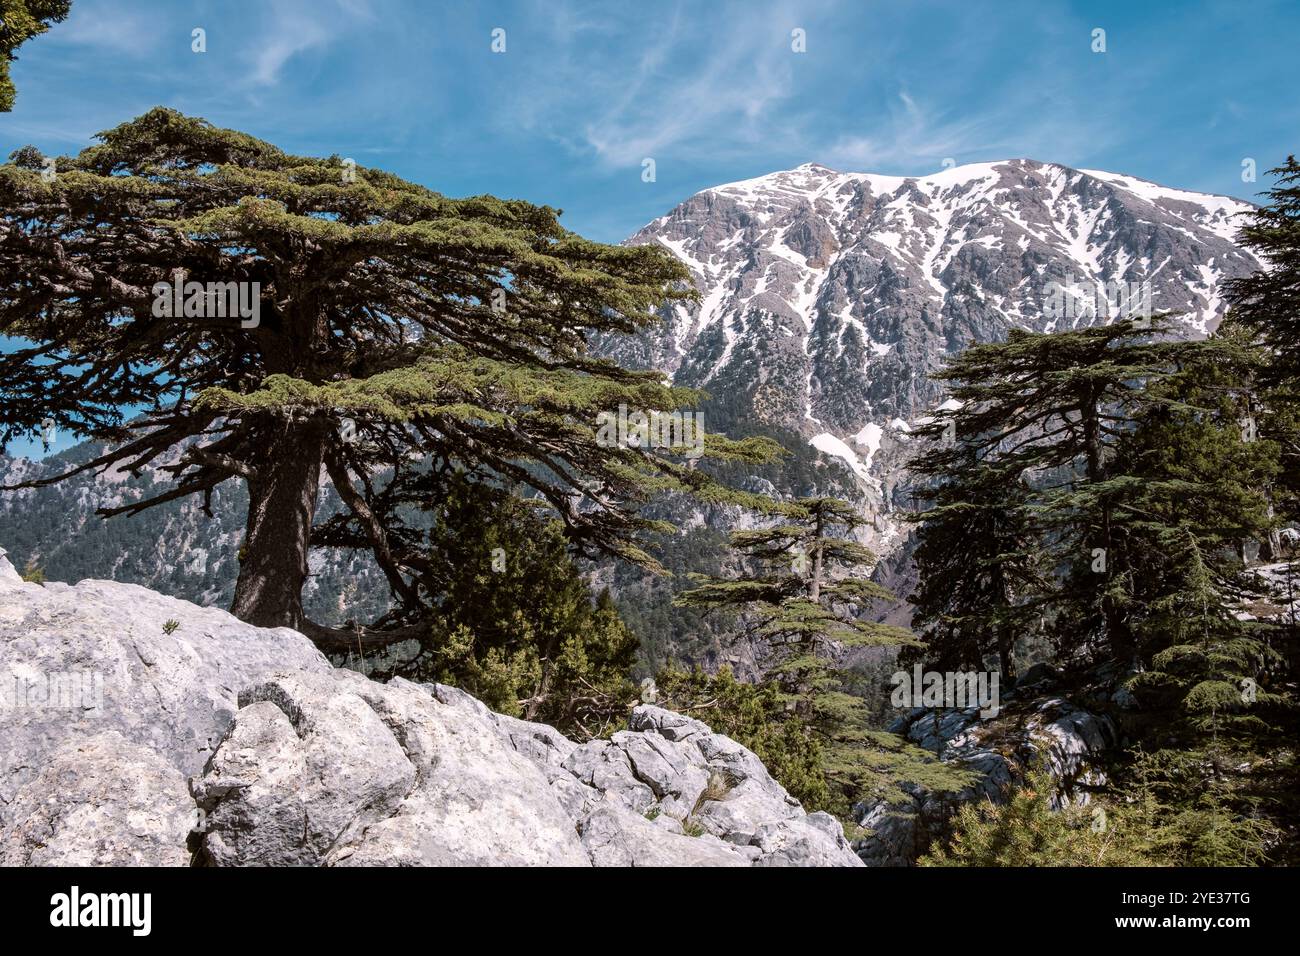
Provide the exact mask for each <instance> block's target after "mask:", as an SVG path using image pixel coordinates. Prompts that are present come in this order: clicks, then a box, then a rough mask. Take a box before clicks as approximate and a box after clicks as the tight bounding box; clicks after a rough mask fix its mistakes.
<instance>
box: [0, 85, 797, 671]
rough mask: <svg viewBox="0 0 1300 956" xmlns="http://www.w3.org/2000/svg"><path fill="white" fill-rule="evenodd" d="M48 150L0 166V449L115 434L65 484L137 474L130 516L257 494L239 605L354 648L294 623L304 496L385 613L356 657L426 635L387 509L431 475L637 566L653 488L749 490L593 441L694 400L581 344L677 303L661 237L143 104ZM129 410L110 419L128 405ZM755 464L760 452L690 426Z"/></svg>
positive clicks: (302, 568) (402, 542) (678, 283)
mask: <svg viewBox="0 0 1300 956" xmlns="http://www.w3.org/2000/svg"><path fill="white" fill-rule="evenodd" d="M100 139H101V143H100V144H99V145H96V146H93V147H91V148H88V149H86V150H84V151H82V152H81V153H80V154H78V155H77V156H73V157H59V158H58V159H57V160H56V161H55V163H54V167H53V169H54V175H53V176H52V177H51V176H49V175H48V167H47V166H46V163H45V161H44V158H43V157H42V156H40V155H39V153H37V151H36V150H34V149H32V148H30V147H27V148H24V149H22V150H19V151H18V152H17V153H15V154H14V157H13V161H12V162H11V163H8V164H6V165H3V166H0V334H4V335H8V336H11V337H14V338H17V339H20V340H25V342H26V343H27V344H24V345H23V346H22V347H20V348H18V349H17V350H15V351H13V352H10V353H8V354H5V355H3V356H0V398H2V399H3V404H4V408H5V412H6V416H5V421H4V423H3V428H0V443H3V442H7V441H8V440H10V439H11V438H13V437H14V436H16V435H22V434H32V433H35V432H36V431H38V430H39V429H40V428H41V427H42V425H43V423H53V424H54V425H55V426H56V427H57V428H58V429H59V430H60V431H61V432H64V433H73V434H75V435H78V436H80V437H93V438H101V439H105V440H108V441H109V442H110V443H111V444H110V447H109V449H108V450H107V451H106V452H105V453H104V454H103V455H101V456H99V457H97V458H95V459H93V460H91V461H89V462H87V463H86V464H84V465H81V466H79V467H77V468H75V469H72V470H71V471H69V472H67V473H64V474H62V475H58V476H54V477H52V478H50V479H43V480H41V481H39V482H36V483H37V484H48V483H51V482H54V481H59V480H62V479H64V478H67V477H69V476H70V475H72V474H76V473H78V472H81V471H88V470H98V471H102V470H106V469H110V468H119V469H122V470H125V471H128V472H135V471H137V470H138V469H140V468H141V467H142V466H144V465H146V464H150V463H153V464H155V465H156V466H157V467H158V469H159V470H160V471H162V472H164V473H167V474H169V475H170V476H172V478H173V479H174V483H173V485H172V486H171V487H169V488H166V489H165V490H163V491H161V492H160V493H159V494H158V495H156V496H154V497H153V498H150V499H146V500H144V501H139V502H131V503H128V504H124V505H121V506H118V507H112V508H107V509H103V511H102V512H101V513H102V514H105V515H113V514H118V513H134V512H138V511H140V510H143V509H145V508H148V507H152V506H153V505H156V504H158V503H161V502H165V501H172V500H176V499H178V498H182V497H185V496H188V495H200V496H203V498H204V502H205V507H206V502H207V498H208V496H210V494H211V492H212V489H213V488H215V487H216V486H217V485H218V484H220V483H222V482H225V481H230V480H235V481H242V482H244V483H246V485H247V488H248V492H249V508H248V524H247V530H246V534H245V538H244V542H243V546H242V548H241V550H240V554H241V565H240V572H239V578H238V581H237V583H236V587H235V595H234V601H233V606H232V610H233V611H234V613H235V614H237V615H238V616H240V617H241V618H243V619H244V620H247V621H249V622H251V623H255V624H261V625H288V626H292V627H297V628H299V629H303V630H305V631H306V632H307V633H309V634H310V635H311V636H312V637H313V638H314V639H316V640H317V642H318V644H320V645H321V646H322V647H324V648H326V649H331V650H339V651H347V650H352V649H355V645H356V639H357V635H356V634H354V633H349V632H337V633H336V632H334V631H331V630H329V629H326V628H323V627H316V626H314V625H313V624H312V623H311V622H309V621H307V620H306V619H305V616H304V614H303V611H302V597H301V594H302V588H303V584H304V582H305V580H306V577H307V573H308V571H307V568H308V565H307V559H308V551H309V549H310V548H311V547H312V546H313V544H314V543H320V542H319V541H313V534H314V531H313V525H314V518H315V511H316V504H317V496H318V487H319V485H320V482H321V481H322V479H323V478H324V477H326V476H328V478H329V480H331V481H332V482H333V484H334V486H335V488H336V489H337V491H338V493H339V495H340V497H341V499H342V501H343V503H344V505H345V507H346V508H347V511H348V516H349V518H348V522H347V524H346V526H344V527H336V528H334V529H333V530H332V543H333V544H334V545H335V546H341V547H355V548H364V549H366V550H368V551H370V552H371V553H372V554H373V555H374V557H375V559H376V561H377V562H378V564H379V566H380V568H381V569H382V570H383V572H384V574H385V575H386V577H387V580H388V583H389V586H390V589H391V590H392V593H393V597H394V601H395V604H396V606H397V611H396V613H395V615H392V616H390V618H389V620H388V621H387V622H386V624H387V625H389V626H386V627H384V628H382V629H375V630H371V631H369V632H368V633H367V635H366V638H365V642H367V643H369V644H370V645H371V646H375V645H380V644H383V643H388V642H393V641H396V640H401V639H404V638H407V637H412V636H418V635H419V634H420V633H423V632H424V630H425V628H426V627H427V620H428V617H429V605H428V602H429V600H430V598H431V595H429V594H428V593H427V592H425V591H423V590H422V589H421V587H420V585H419V582H418V578H419V575H420V573H421V564H420V562H421V554H420V550H419V547H418V541H416V540H415V537H413V536H412V535H409V534H408V533H407V531H406V530H405V529H404V528H403V527H402V526H401V523H400V521H399V520H397V514H398V512H399V511H400V510H401V509H403V508H406V509H409V508H411V507H413V506H415V504H416V499H417V498H418V497H419V496H425V495H429V494H436V493H437V488H436V482H437V479H438V477H439V476H440V475H443V474H445V469H446V467H448V465H449V464H450V463H454V464H455V466H456V467H460V468H463V469H466V470H469V471H472V472H475V473H477V474H480V475H483V476H488V477H493V478H500V479H503V480H507V481H512V482H516V483H518V484H519V485H520V486H521V487H523V488H527V489H528V490H529V493H530V494H534V495H537V496H540V497H541V498H542V499H543V500H544V501H545V502H546V503H547V504H548V506H549V507H550V508H551V509H552V511H553V512H554V513H555V514H556V515H557V516H558V517H559V519H560V520H561V521H562V522H563V524H564V527H565V531H566V535H567V537H568V539H569V540H570V541H571V542H572V543H573V544H574V546H575V548H577V549H578V550H579V551H581V552H582V553H608V554H615V555H618V556H620V557H623V558H626V559H628V560H631V561H634V562H640V563H643V564H644V565H646V566H649V567H653V566H654V561H653V559H652V558H651V557H650V556H649V555H648V554H647V553H646V551H645V550H644V548H643V547H642V546H641V543H640V542H641V540H642V535H643V534H644V533H646V532H647V531H651V530H654V529H655V528H657V527H661V525H659V524H657V523H656V522H654V521H651V520H649V519H647V518H646V517H644V516H643V515H642V514H641V510H640V509H641V506H642V504H643V503H644V502H645V501H646V500H647V499H648V498H649V497H650V496H651V495H653V494H656V493H659V492H661V491H684V492H688V493H698V494H700V495H702V496H703V497H705V498H706V499H708V500H714V501H718V500H724V499H727V498H728V496H729V495H730V500H738V501H747V500H748V499H747V498H746V497H745V496H740V495H735V494H732V493H729V492H728V491H727V490H726V489H724V488H722V487H721V486H720V485H718V484H717V483H716V482H713V481H712V480H710V479H709V478H708V476H707V475H706V474H705V473H704V471H703V470H701V469H696V468H693V467H691V465H692V464H693V463H692V462H689V461H683V460H682V459H681V457H680V455H674V453H673V451H672V450H671V449H668V450H662V451H661V450H657V449H650V448H646V447H644V446H641V447H629V445H627V444H625V445H620V446H618V447H607V446H606V445H605V444H602V442H601V441H600V440H599V438H598V434H597V417H598V415H600V414H601V413H602V412H607V411H609V410H611V409H617V408H618V407H619V406H620V405H621V404H626V405H627V406H628V407H631V408H636V409H640V410H644V411H645V412H653V411H655V410H663V411H672V410H676V409H680V408H682V407H684V406H685V407H690V406H691V405H692V404H693V403H694V402H695V400H696V397H695V395H694V393H692V392H690V391H688V390H685V389H676V388H672V387H670V386H667V385H665V384H664V383H663V380H662V378H661V377H660V376H659V375H658V374H657V373H634V372H629V371H626V370H624V369H621V368H619V367H618V366H617V365H615V364H614V363H612V362H609V361H605V360H601V359H598V358H595V357H593V356H592V355H591V354H590V353H589V352H588V349H587V342H588V338H589V337H590V336H592V335H595V334H598V333H616V332H632V331H635V330H637V329H639V328H642V327H644V326H646V325H647V324H649V323H651V322H654V321H657V318H656V316H655V314H654V313H653V311H652V309H653V308H655V307H657V306H659V305H661V304H662V303H664V302H665V301H672V300H676V299H682V298H687V297H690V296H692V295H694V293H693V291H692V290H690V289H689V288H688V279H689V276H688V273H687V271H686V269H685V267H683V266H682V265H681V264H680V263H679V262H677V261H676V260H675V259H674V258H673V257H672V256H671V255H670V254H668V253H667V252H666V251H665V250H662V249H658V248H656V247H654V246H610V245H603V244H600V243H595V242H591V241H588V240H586V239H583V238H582V237H580V236H577V235H575V234H573V233H571V232H569V231H567V230H566V229H564V228H563V227H562V226H561V225H560V223H559V213H558V212H557V211H556V210H554V209H551V208H549V207H546V206H534V205H532V204H530V203H527V202H522V201H519V200H501V199H496V198H494V197H491V196H477V197H471V198H468V199H449V198H447V197H445V196H442V195H439V194H438V193H435V192H432V191H430V190H428V189H426V188H424V187H422V186H417V185H415V184H412V183H409V182H405V181H403V180H401V179H399V178H398V177H396V176H393V175H392V174H389V173H386V172H383V171H380V170H374V169H366V168H364V167H360V166H357V165H356V164H355V163H353V162H352V161H351V160H347V159H342V158H340V157H337V156H332V157H328V158H311V157H301V156H293V155H290V154H287V153H285V152H283V151H282V150H280V149H277V148H276V147H275V146H272V145H271V144H269V143H266V142H263V141H261V140H258V139H255V138H253V137H251V136H248V135H246V134H243V133H239V132H235V131H232V130H226V129H219V128H216V127H214V126H212V125H210V124H208V123H207V122H205V121H203V120H201V119H197V118H194V117H188V116H184V115H181V114H180V113H177V112H174V111H172V110H166V109H161V108H160V109H155V110H152V111H150V112H149V113H146V114H145V115H143V116H141V117H139V118H138V119H136V120H134V121H132V122H129V123H126V124H123V125H122V126H119V127H117V128H115V129H112V130H109V131H108V132H105V133H102V134H100ZM130 409H139V410H141V414H140V415H139V416H138V417H136V418H133V419H131V420H126V416H125V414H124V410H130ZM706 447H707V453H709V454H713V455H718V456H721V457H723V458H727V457H734V458H740V459H743V460H749V461H756V460H763V459H765V458H767V457H770V455H771V454H772V453H773V445H772V443H771V442H765V441H762V440H758V439H755V440H751V441H745V442H741V443H733V442H728V441H726V440H725V439H722V438H720V437H718V436H710V437H709V440H708V443H707V446H706Z"/></svg>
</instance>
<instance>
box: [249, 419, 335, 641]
mask: <svg viewBox="0 0 1300 956" xmlns="http://www.w3.org/2000/svg"><path fill="white" fill-rule="evenodd" d="M268 439H269V440H268V442H267V446H268V447H267V454H266V455H265V456H264V457H263V459H262V461H260V462H259V463H258V465H257V474H256V476H255V477H253V478H250V479H249V481H248V524H247V528H246V532H245V535H244V546H243V548H242V550H241V558H240V564H239V579H238V580H237V581H236V582H235V599H234V601H233V602H232V604H231V607H230V612H231V613H232V614H234V615H235V616H236V617H238V618H239V619H240V620H241V621H247V622H248V623H249V624H256V625H259V626H261V627H292V628H294V629H295V630H303V627H304V621H305V618H304V615H303V609H302V589H303V585H304V584H306V582H307V551H308V546H309V543H310V541H311V526H312V521H313V520H314V518H315V516H316V496H317V493H318V490H319V488H320V475H321V459H322V457H323V452H324V447H325V444H324V443H325V436H324V432H323V429H322V428H321V427H319V426H318V425H316V424H315V423H313V422H310V421H309V422H306V423H304V422H302V421H301V420H299V421H296V422H291V421H288V420H280V421H278V422H277V423H276V425H275V427H273V428H272V429H271V430H270V434H269V435H268Z"/></svg>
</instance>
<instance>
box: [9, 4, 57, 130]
mask: <svg viewBox="0 0 1300 956" xmlns="http://www.w3.org/2000/svg"><path fill="white" fill-rule="evenodd" d="M71 6H72V0H0V113H8V112H9V111H10V110H12V109H13V108H14V96H15V93H16V91H15V90H14V82H13V80H12V79H10V78H9V64H10V63H12V62H13V61H14V60H16V59H17V56H16V55H15V54H14V51H15V50H17V49H18V48H19V47H20V46H22V45H23V44H24V43H26V42H27V41H28V40H30V39H31V38H32V37H34V36H40V35H41V34H42V33H44V32H45V31H46V30H48V29H49V28H50V24H52V23H62V22H63V21H64V20H66V19H67V18H68V11H69V9H70V8H71Z"/></svg>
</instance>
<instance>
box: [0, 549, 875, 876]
mask: <svg viewBox="0 0 1300 956" xmlns="http://www.w3.org/2000/svg"><path fill="white" fill-rule="evenodd" d="M171 621H175V622H177V623H176V625H175V626H172V625H171V624H169V623H168V622H171ZM164 625H166V626H164ZM69 675H71V677H76V678H77V679H76V680H72V679H71V677H70V676H69ZM84 675H91V678H92V679H90V680H89V681H86V680H82V677H83V676H84ZM55 677H58V678H59V679H58V680H56V679H54V678H55ZM0 678H3V679H5V680H7V681H8V684H7V685H6V688H7V689H9V691H10V698H0V759H2V760H3V763H2V764H0V862H3V863H8V864H13V865H28V864H33V865H58V864H96V865H97V864H152V865H169V866H175V865H186V864H191V863H197V864H203V865H214V866H242V865H270V866H366V865H401V866H439V865H508V866H592V865H595V866H749V865H764V866H769V865H796V866H860V865H862V864H861V861H860V860H859V859H858V858H857V856H856V855H854V853H853V851H852V849H851V848H850V847H849V845H848V843H847V841H846V840H845V839H844V835H843V832H842V831H841V829H840V826H839V824H838V823H837V822H836V821H835V820H833V819H831V818H830V817H828V816H826V815H825V814H818V813H814V814H805V813H804V812H803V809H802V808H801V807H800V806H799V803H798V802H797V801H796V800H794V799H793V798H791V797H790V795H789V794H788V793H786V791H785V790H784V789H783V788H782V787H781V786H780V785H779V784H778V783H777V782H776V781H775V780H773V779H772V777H771V775H770V774H769V773H768V772H767V769H766V768H765V767H764V766H763V764H762V761H760V760H759V759H758V758H757V757H756V756H754V754H753V753H751V752H750V751H748V750H746V749H745V748H744V747H742V746H740V745H739V744H738V743H736V742H735V741H734V740H731V739H730V738H728V737H726V736H724V735H722V734H715V733H713V732H712V731H711V730H710V729H709V728H708V727H707V726H705V725H704V724H702V723H700V722H699V721H697V720H692V719H690V718H687V717H683V716H681V715H679V714H674V713H672V712H670V711H666V710H662V709H660V708H658V707H649V706H644V707H638V708H636V710H635V711H634V712H633V714H632V717H631V721H630V727H631V729H630V730H628V731H623V732H620V733H616V734H614V736H613V737H612V738H611V739H609V740H593V741H590V742H588V743H585V744H578V743H576V742H574V741H572V740H569V739H567V738H565V737H564V736H563V735H562V734H560V733H559V732H558V731H556V730H555V729H554V728H553V727H548V726H546V725H544V724H536V723H530V722H528V721H524V720H519V719H517V718H514V717H508V716H505V715H502V714H495V713H493V712H492V711H491V710H489V709H488V708H487V707H486V706H484V705H483V703H482V702H481V701H478V700H476V699H474V698H473V697H471V696H470V695H468V694H466V693H464V692H463V691H459V690H456V689H455V688H451V687H446V686H443V685H437V684H429V685H421V684H414V683H411V682H409V681H405V680H401V679H400V678H399V679H394V680H392V681H390V682H388V683H386V684H380V683H377V682H375V681H372V680H370V679H368V678H366V677H363V676H361V675H360V674H357V673H354V672H352V671H345V670H336V669H334V668H332V667H331V666H330V665H329V664H328V662H327V661H326V660H325V659H324V658H323V657H322V656H321V655H320V654H319V653H318V652H317V651H316V650H315V648H314V647H313V646H312V645H311V643H310V642H309V641H308V640H307V638H305V637H304V636H302V635H301V634H298V633H297V632H295V631H291V630H288V629H284V628H279V629H266V628H257V627H252V626H250V625H247V624H243V623H242V622H240V621H238V620H236V619H235V618H233V617H231V616H230V615H229V614H227V613H226V612H224V611H220V610H216V609H213V608H199V607H195V606H194V605H191V604H188V603H186V602H184V601H178V600H174V599H172V598H167V597H163V596H161V595H158V594H155V593H153V592H151V591H148V590H146V589H144V588H140V587H136V586H134V585H126V584H114V583H112V582H109V581H82V582H80V583H79V584H76V585H73V586H69V585H66V584H47V585H45V586H44V587H42V586H40V585H37V584H27V583H24V582H22V581H21V579H20V578H19V576H18V575H17V574H16V573H15V572H14V570H13V568H12V567H11V566H10V565H9V563H8V562H7V561H5V560H4V558H3V555H2V554H0ZM15 688H16V689H15Z"/></svg>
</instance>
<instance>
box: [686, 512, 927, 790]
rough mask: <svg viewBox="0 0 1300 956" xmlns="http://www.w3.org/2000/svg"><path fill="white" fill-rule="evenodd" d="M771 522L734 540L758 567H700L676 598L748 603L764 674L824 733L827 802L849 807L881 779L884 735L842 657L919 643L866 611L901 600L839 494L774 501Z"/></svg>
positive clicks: (718, 604) (701, 604) (691, 602)
mask: <svg viewBox="0 0 1300 956" xmlns="http://www.w3.org/2000/svg"><path fill="white" fill-rule="evenodd" d="M774 510H775V516H776V521H775V523H774V524H772V525H771V526H770V527H766V528H758V529H754V530H746V531H737V532H734V533H733V534H732V536H731V543H732V547H733V548H734V549H735V550H736V552H737V553H738V555H739V556H740V557H741V558H742V559H743V560H744V561H745V562H746V563H747V564H749V565H750V566H752V567H753V571H752V572H751V573H745V574H742V575H741V576H738V577H735V578H729V579H728V578H713V579H708V578H705V577H704V576H696V580H697V586H696V587H694V588H692V589H691V590H689V591H685V592H683V593H682V594H680V595H679V596H678V598H677V602H678V603H679V604H680V605H682V606H686V607H696V608H705V609H715V608H736V609H741V610H743V611H745V612H746V614H747V617H748V620H749V628H750V630H749V634H750V638H751V640H753V641H754V642H755V644H756V646H757V647H758V648H759V651H760V656H761V658H762V660H763V668H764V677H765V679H767V680H769V681H772V682H773V683H774V684H775V685H776V686H777V687H778V688H779V689H780V692H781V695H782V700H783V701H784V702H785V705H786V706H787V707H788V708H789V709H790V710H791V711H792V713H794V714H795V715H797V717H798V718H799V719H800V720H802V721H803V723H804V724H805V725H806V726H807V727H808V728H809V729H810V730H811V731H812V732H813V733H814V734H815V735H816V736H817V737H818V742H819V744H820V761H821V766H822V770H823V773H824V775H825V777H826V779H827V782H828V792H829V796H828V803H829V806H831V807H832V808H833V809H834V810H835V811H836V812H838V813H840V814H841V815H844V814H846V813H847V811H848V808H849V806H851V805H852V804H853V803H854V802H856V801H857V800H860V799H862V798H863V797H865V796H866V795H867V794H868V792H870V790H871V789H872V788H873V786H874V785H875V784H876V783H877V782H878V781H877V780H876V779H875V778H874V777H873V773H874V772H875V770H876V769H878V768H876V767H873V766H872V762H871V760H870V759H869V758H868V757H867V756H866V753H865V751H866V750H867V749H868V748H870V747H871V746H872V745H873V744H875V743H878V742H879V741H877V740H876V738H877V737H878V736H885V737H887V736H888V735H878V734H875V733H874V732H872V731H871V730H869V729H868V727H867V721H868V711H867V707H866V705H865V703H864V702H863V700H862V698H861V697H860V696H858V695H856V694H853V693H851V692H849V690H848V684H849V682H850V677H849V674H848V672H847V671H846V670H845V669H844V668H843V667H842V666H840V665H839V664H838V663H837V657H838V656H839V655H840V654H841V653H842V652H843V651H844V650H845V649H848V648H853V647H865V646H896V645H903V644H913V643H916V639H915V638H914V637H913V636H912V634H911V633H910V632H909V631H907V630H906V629H905V628H900V627H895V626H892V625H886V624H881V623H877V622H875V621H871V620H868V619H866V618H865V617H864V613H865V612H866V610H867V609H868V608H869V607H870V606H871V605H872V604H874V603H877V602H879V601H887V600H893V599H894V596H893V595H892V594H891V593H890V592H889V590H888V589H886V588H885V587H883V586H881V585H879V584H877V583H876V582H874V581H872V580H870V578H869V577H868V574H869V571H870V568H871V566H872V565H874V564H875V560H876V559H875V555H874V554H873V553H872V552H871V550H870V549H868V548H866V547H865V546H863V545H861V544H858V543H857V542H855V541H852V540H850V539H849V538H848V537H846V535H849V534H851V533H852V532H853V530H854V529H855V528H857V527H859V526H860V525H861V524H862V523H863V520H864V519H863V518H862V517H861V516H860V515H859V514H858V513H857V512H856V511H855V510H854V508H853V506H852V505H850V504H849V503H848V502H845V501H841V500H839V499H836V498H799V499H796V500H794V501H791V502H785V503H781V504H780V505H777V506H775V509H774Z"/></svg>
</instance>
